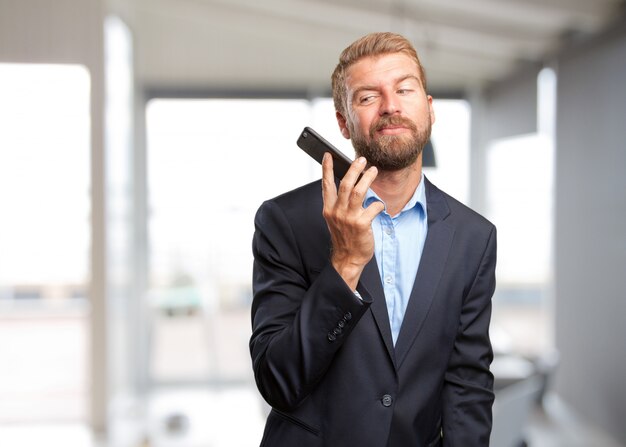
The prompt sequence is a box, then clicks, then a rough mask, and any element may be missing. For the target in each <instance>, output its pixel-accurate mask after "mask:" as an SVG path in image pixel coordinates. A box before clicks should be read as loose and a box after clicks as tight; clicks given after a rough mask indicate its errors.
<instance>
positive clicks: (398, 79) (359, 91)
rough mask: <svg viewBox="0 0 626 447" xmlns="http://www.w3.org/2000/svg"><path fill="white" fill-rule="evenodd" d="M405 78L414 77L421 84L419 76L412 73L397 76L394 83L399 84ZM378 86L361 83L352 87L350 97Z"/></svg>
mask: <svg viewBox="0 0 626 447" xmlns="http://www.w3.org/2000/svg"><path fill="white" fill-rule="evenodd" d="M407 79H414V80H415V81H417V83H418V84H419V85H422V81H420V78H419V77H417V76H415V75H413V74H406V75H404V76H400V77H399V78H397V79H396V80H395V81H394V85H398V84H401V83H402V82H404V81H406V80H407ZM377 89H378V87H377V86H376V85H362V86H359V87H357V88H355V89H354V91H353V92H352V97H353V98H354V97H355V96H357V94H359V93H361V92H363V91H368V90H377Z"/></svg>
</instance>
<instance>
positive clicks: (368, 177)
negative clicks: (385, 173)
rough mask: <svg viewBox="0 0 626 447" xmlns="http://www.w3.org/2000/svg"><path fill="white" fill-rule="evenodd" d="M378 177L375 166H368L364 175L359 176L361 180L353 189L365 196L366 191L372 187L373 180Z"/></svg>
mask: <svg viewBox="0 0 626 447" xmlns="http://www.w3.org/2000/svg"><path fill="white" fill-rule="evenodd" d="M377 176H378V168H377V167H376V166H370V167H369V168H368V169H367V170H366V171H365V172H364V173H363V175H361V178H360V179H359V181H358V182H357V184H356V185H355V186H354V189H355V190H356V191H358V192H360V193H362V194H365V193H366V192H367V190H368V189H369V188H370V186H372V183H374V180H376V177H377Z"/></svg>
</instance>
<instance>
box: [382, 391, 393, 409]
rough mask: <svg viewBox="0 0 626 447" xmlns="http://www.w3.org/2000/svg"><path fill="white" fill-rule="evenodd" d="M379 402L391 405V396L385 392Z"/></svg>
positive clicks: (387, 405)
mask: <svg viewBox="0 0 626 447" xmlns="http://www.w3.org/2000/svg"><path fill="white" fill-rule="evenodd" d="M381 402H382V403H383V406H384V407H391V404H392V403H393V398H392V397H391V396H390V395H389V394H385V395H384V396H383V398H382V399H381Z"/></svg>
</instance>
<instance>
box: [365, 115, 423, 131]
mask: <svg viewBox="0 0 626 447" xmlns="http://www.w3.org/2000/svg"><path fill="white" fill-rule="evenodd" d="M373 128H374V132H376V133H381V134H384V135H385V134H386V135H394V134H398V133H402V132H404V131H406V130H409V131H413V130H414V129H415V124H414V123H413V122H412V121H411V120H409V119H407V118H404V117H401V116H383V117H381V118H380V119H379V120H378V121H377V122H376V123H375V125H374V126H373Z"/></svg>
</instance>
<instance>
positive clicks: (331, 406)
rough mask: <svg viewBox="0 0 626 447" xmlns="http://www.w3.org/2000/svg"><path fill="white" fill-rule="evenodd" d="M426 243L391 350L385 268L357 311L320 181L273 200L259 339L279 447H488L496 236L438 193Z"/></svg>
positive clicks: (266, 440) (262, 265)
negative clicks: (337, 261)
mask: <svg viewBox="0 0 626 447" xmlns="http://www.w3.org/2000/svg"><path fill="white" fill-rule="evenodd" d="M426 200H427V209H428V235H427V238H426V242H425V246H424V251H423V254H422V259H421V262H420V266H419V269H418V272H417V276H416V278H415V285H414V288H413V291H412V293H411V297H410V301H409V304H408V307H407V310H406V314H405V317H404V321H403V323H402V327H401V330H400V334H399V337H398V340H397V343H396V346H395V347H394V346H393V343H392V339H391V330H390V325H389V318H388V315H387V309H386V305H385V297H384V294H383V288H382V284H381V282H380V276H379V273H378V267H377V265H376V260H375V258H373V259H372V260H371V261H370V263H369V264H368V265H367V266H366V268H365V271H364V272H363V274H362V276H361V280H360V282H359V285H358V288H357V290H358V291H359V293H360V294H361V296H362V298H363V299H362V301H361V300H359V299H358V298H357V297H356V296H355V295H354V293H353V292H352V291H351V290H350V289H349V288H348V286H347V285H346V284H345V282H344V281H343V280H342V279H341V277H340V276H339V274H338V273H337V272H336V270H335V269H334V268H333V267H332V265H331V264H330V248H331V245H330V236H329V233H328V228H327V226H326V222H325V221H324V219H323V217H322V193H321V187H320V182H319V181H318V182H314V183H311V184H309V185H305V186H303V187H301V188H299V189H296V190H294V191H291V192H289V193H286V194H284V195H282V196H279V197H277V198H275V199H273V200H269V201H267V202H265V203H264V204H263V205H262V206H261V207H260V209H259V211H258V212H257V215H256V219H255V225H256V231H255V234H254V240H253V252H254V275H253V288H254V300H253V304H252V326H253V334H252V337H251V340H250V351H251V355H252V361H253V368H254V375H255V379H256V383H257V386H258V388H259V391H260V392H261V394H262V395H263V397H264V398H265V400H266V401H267V402H268V403H269V404H270V405H271V406H272V411H271V413H270V415H269V417H268V420H267V424H266V427H265V433H264V435H263V440H262V443H261V445H263V446H271V447H321V446H328V447H341V446H359V447H363V446H373V447H384V446H389V447H422V446H424V447H426V446H439V445H443V446H454V447H472V446H476V447H483V446H487V445H489V434H490V430H491V405H492V403H493V398H494V396H493V392H492V389H493V376H492V375H491V373H490V372H489V365H490V363H491V360H492V357H493V355H492V349H491V344H490V342H489V335H488V330H489V320H490V316H491V296H492V294H493V291H494V287H495V274H494V270H495V263H496V231H495V227H494V226H493V225H492V224H491V223H490V222H488V221H487V220H485V219H484V218H482V217H481V216H479V215H478V214H476V213H475V212H473V211H472V210H470V209H469V208H467V207H466V206H464V205H462V204H461V203H459V202H457V201H456V200H454V199H453V198H451V197H450V196H448V195H447V194H445V193H443V192H442V191H440V190H439V189H437V188H436V187H435V186H433V185H432V184H431V183H430V182H428V181H426Z"/></svg>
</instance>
